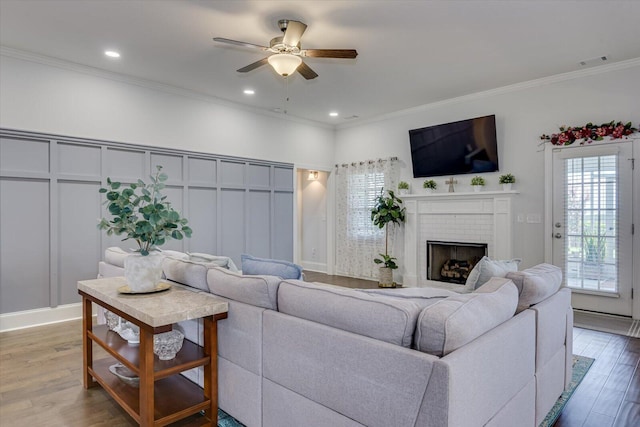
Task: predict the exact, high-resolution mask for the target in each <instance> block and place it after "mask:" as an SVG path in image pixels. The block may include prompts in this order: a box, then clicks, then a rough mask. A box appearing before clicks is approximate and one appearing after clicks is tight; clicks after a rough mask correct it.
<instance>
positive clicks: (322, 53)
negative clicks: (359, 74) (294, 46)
mask: <svg viewBox="0 0 640 427" xmlns="http://www.w3.org/2000/svg"><path fill="white" fill-rule="evenodd" d="M300 55H302V56H307V57H309V58H345V59H353V58H355V57H356V56H358V52H357V51H356V50H355V49H303V50H302V51H300Z"/></svg>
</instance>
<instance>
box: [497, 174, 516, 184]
mask: <svg viewBox="0 0 640 427" xmlns="http://www.w3.org/2000/svg"><path fill="white" fill-rule="evenodd" d="M498 182H499V183H500V184H514V183H515V182H516V177H515V176H513V175H512V174H510V173H506V174H504V175H500V178H498Z"/></svg>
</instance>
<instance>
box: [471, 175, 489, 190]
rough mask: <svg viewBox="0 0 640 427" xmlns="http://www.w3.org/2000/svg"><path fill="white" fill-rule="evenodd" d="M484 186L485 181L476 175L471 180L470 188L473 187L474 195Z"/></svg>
mask: <svg viewBox="0 0 640 427" xmlns="http://www.w3.org/2000/svg"><path fill="white" fill-rule="evenodd" d="M485 184H486V181H485V180H484V178H483V177H481V176H477V175H476V176H474V177H473V178H471V186H472V187H473V191H475V192H476V193H478V192H480V190H482V187H484V185H485Z"/></svg>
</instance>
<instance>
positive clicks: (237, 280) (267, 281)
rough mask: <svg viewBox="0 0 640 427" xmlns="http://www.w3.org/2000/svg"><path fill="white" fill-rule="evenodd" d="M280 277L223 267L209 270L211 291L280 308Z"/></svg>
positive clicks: (252, 302)
mask: <svg viewBox="0 0 640 427" xmlns="http://www.w3.org/2000/svg"><path fill="white" fill-rule="evenodd" d="M279 285H280V278H279V277H275V276H243V275H242V274H240V273H236V272H234V271H230V270H227V269H224V268H221V267H211V268H209V270H208V271H207V286H208V288H209V292H211V293H213V294H216V295H220V296H223V297H225V298H229V299H232V300H234V301H240V302H243V303H245V304H251V305H255V306H257V307H263V308H268V309H271V310H277V309H278V301H277V294H278V286H279Z"/></svg>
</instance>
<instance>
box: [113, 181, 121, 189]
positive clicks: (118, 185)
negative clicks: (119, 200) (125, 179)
mask: <svg viewBox="0 0 640 427" xmlns="http://www.w3.org/2000/svg"><path fill="white" fill-rule="evenodd" d="M120 185H121V184H120V183H119V182H112V183H111V188H113V189H114V190H117V189H118V188H120Z"/></svg>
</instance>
